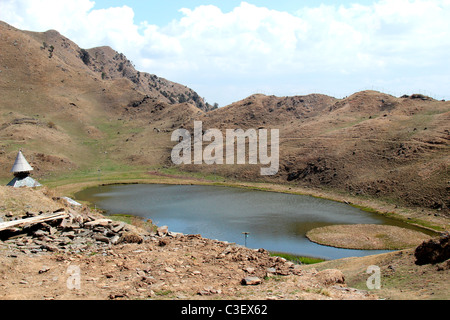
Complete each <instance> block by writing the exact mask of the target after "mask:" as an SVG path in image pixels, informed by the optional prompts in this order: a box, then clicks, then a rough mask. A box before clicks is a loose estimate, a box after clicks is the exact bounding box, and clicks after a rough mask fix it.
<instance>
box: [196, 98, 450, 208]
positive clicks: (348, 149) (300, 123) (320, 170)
mask: <svg viewBox="0 0 450 320" xmlns="http://www.w3.org/2000/svg"><path fill="white" fill-rule="evenodd" d="M201 119H202V120H203V121H204V124H203V127H204V130H205V128H219V129H226V128H229V129H233V128H242V129H248V128H267V129H270V128H275V129H280V171H279V172H278V174H277V175H276V176H274V177H270V178H265V180H270V181H276V182H282V183H292V184H295V185H301V186H310V187H311V186H312V187H319V188H325V189H333V190H340V191H345V192H349V193H351V194H354V195H361V196H369V197H376V198H380V199H384V200H388V201H394V202H395V203H401V204H402V205H407V206H417V207H428V208H435V209H439V210H443V211H445V212H448V208H449V206H450V199H449V198H448V188H449V187H448V181H449V178H450V175H449V170H448V165H449V163H450V153H449V143H448V142H449V139H450V134H449V128H448V123H450V122H449V120H450V102H448V101H446V102H444V101H436V100H434V99H431V98H429V97H425V96H421V95H413V96H404V97H402V98H396V97H393V96H390V95H387V94H383V93H380V92H375V91H363V92H359V93H356V94H354V95H352V96H350V97H348V98H346V99H342V100H338V99H334V98H331V97H328V96H323V95H317V94H313V95H308V96H301V97H300V96H299V97H285V98H280V97H273V96H271V97H267V96H264V95H255V96H252V97H249V98H247V99H244V100H242V101H239V102H237V103H234V104H232V105H230V106H228V107H225V108H221V109H220V110H216V111H213V112H210V113H207V114H204V115H202V117H201ZM224 136H225V133H224ZM187 168H188V169H190V170H198V169H199V167H198V166H188V167H187ZM201 170H209V171H210V172H216V173H219V174H223V175H235V176H236V177H239V178H247V179H251V180H255V179H256V180H261V179H262V177H260V176H259V168H255V167H250V166H223V167H215V166H203V167H202V168H201Z"/></svg>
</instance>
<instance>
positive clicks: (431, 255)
mask: <svg viewBox="0 0 450 320" xmlns="http://www.w3.org/2000/svg"><path fill="white" fill-rule="evenodd" d="M414 256H415V257H416V264H417V265H425V264H430V263H432V264H436V263H440V262H443V261H446V260H447V259H449V258H450V233H449V232H446V233H443V234H442V235H441V236H440V237H439V238H433V239H430V240H428V241H424V242H422V244H420V245H419V246H418V247H417V248H416V250H415V252H414Z"/></svg>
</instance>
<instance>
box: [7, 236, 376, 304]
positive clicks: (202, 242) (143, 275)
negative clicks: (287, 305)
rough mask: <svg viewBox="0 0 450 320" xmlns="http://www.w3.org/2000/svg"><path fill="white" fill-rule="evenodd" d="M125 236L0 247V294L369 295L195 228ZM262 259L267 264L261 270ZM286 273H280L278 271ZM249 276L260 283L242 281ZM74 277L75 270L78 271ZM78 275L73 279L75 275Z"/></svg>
mask: <svg viewBox="0 0 450 320" xmlns="http://www.w3.org/2000/svg"><path fill="white" fill-rule="evenodd" d="M165 243H166V244H165V245H163V246H161V244H160V243H159V242H156V241H154V242H150V243H145V244H125V245H118V246H114V247H111V248H109V249H107V250H105V251H104V252H99V253H97V254H92V253H91V254H90V255H82V254H58V253H56V254H55V253H51V254H50V253H48V254H42V255H37V256H30V255H26V254H21V253H12V252H10V251H8V250H7V249H5V248H4V246H2V248H1V253H0V287H1V290H0V292H1V294H0V299H7V300H17V299H19V300H109V299H133V300H134V299H170V300H172V299H181V300H198V299H208V300H209V299H213V300H229V299H232V300H266V299H269V300H278V299H288V300H297V299H308V300H311V299H313V300H317V299H357V300H366V299H375V298H376V296H375V295H373V294H369V293H368V292H366V291H364V290H356V289H350V288H348V287H347V286H346V285H345V284H343V283H339V282H340V279H341V278H340V272H338V271H337V270H334V271H333V272H330V271H326V272H322V273H320V272H318V271H316V270H314V269H313V270H307V271H303V270H302V269H301V268H300V267H299V266H298V267H296V266H292V265H291V263H289V262H284V260H283V259H280V258H276V257H270V256H269V255H268V253H267V252H256V251H254V250H251V249H246V248H237V247H233V246H230V245H229V244H226V243H219V242H216V241H213V240H208V239H203V238H201V237H199V236H181V237H178V238H166V240H165ZM269 267H270V268H272V270H271V271H272V272H273V273H270V272H268V270H269ZM281 274H285V275H281ZM248 276H253V277H257V278H258V279H259V280H260V281H261V284H258V285H248V286H246V285H243V284H242V280H243V279H244V278H246V277H248ZM77 277H78V278H77ZM78 279H79V280H78Z"/></svg>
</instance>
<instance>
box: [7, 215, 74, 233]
mask: <svg viewBox="0 0 450 320" xmlns="http://www.w3.org/2000/svg"><path fill="white" fill-rule="evenodd" d="M67 217H69V215H68V214H67V213H65V212H58V213H53V214H49V215H42V216H37V217H32V218H27V219H21V220H15V221H9V222H3V223H0V231H3V230H7V229H10V228H13V227H18V226H29V225H33V224H37V223H41V222H47V221H53V220H58V219H64V218H67Z"/></svg>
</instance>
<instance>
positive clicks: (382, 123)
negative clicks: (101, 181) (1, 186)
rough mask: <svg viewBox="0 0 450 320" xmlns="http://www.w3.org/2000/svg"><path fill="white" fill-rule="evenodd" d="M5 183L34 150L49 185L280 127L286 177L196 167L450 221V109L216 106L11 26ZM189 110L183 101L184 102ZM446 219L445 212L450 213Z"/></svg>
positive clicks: (444, 105)
mask: <svg viewBox="0 0 450 320" xmlns="http://www.w3.org/2000/svg"><path fill="white" fill-rule="evenodd" d="M0 47H1V48H2V52H1V54H0V96H1V97H2V101H1V103H0V138H1V140H0V177H1V178H2V179H3V180H2V181H4V182H7V180H8V179H9V178H10V174H9V169H10V166H11V165H12V163H13V162H14V158H15V156H16V154H17V150H18V149H19V148H22V149H23V151H24V154H25V155H26V157H27V159H28V160H29V161H30V163H31V164H32V165H33V166H34V167H35V169H36V172H35V173H34V174H35V175H36V176H37V177H38V178H43V179H44V180H45V179H51V178H55V177H60V176H61V175H67V174H70V173H72V174H75V173H78V174H80V175H83V174H86V173H95V172H97V171H99V170H101V171H105V170H111V171H113V170H115V169H116V168H118V167H123V168H139V170H145V169H149V168H156V167H161V166H172V165H173V164H172V163H171V161H170V152H171V149H172V147H173V146H174V145H175V143H173V142H171V139H170V138H171V133H172V132H173V130H175V129H178V128H187V129H191V128H192V126H193V122H194V120H200V121H203V128H204V129H205V130H206V129H212V128H217V129H220V130H222V131H223V132H224V131H225V130H226V129H236V128H242V129H249V128H254V129H258V128H266V129H279V130H280V170H279V172H278V174H277V175H275V176H273V177H261V176H260V175H259V168H258V166H256V167H255V166H251V165H224V166H217V165H213V166H207V165H202V166H196V165H195V166H194V165H191V166H184V167H182V169H185V170H193V171H203V172H205V173H214V174H217V175H221V176H226V177H233V178H234V177H235V178H238V179H241V180H252V181H254V180H257V181H260V180H261V181H270V182H277V183H287V184H292V185H299V186H306V187H315V188H321V189H326V190H333V191H337V192H344V193H351V194H353V195H359V196H362V197H372V198H373V197H374V198H378V199H381V200H385V201H389V202H393V203H396V204H400V205H403V206H413V207H423V208H433V209H436V211H435V212H436V214H448V208H449V207H450V200H449V197H448V191H449V189H448V188H449V186H448V181H450V174H449V170H448V164H449V162H450V152H449V144H448V142H449V136H450V133H449V127H448V123H449V120H450V102H448V101H437V100H434V99H432V98H429V97H425V96H422V95H412V96H403V97H401V98H397V97H393V96H390V95H387V94H383V93H380V92H375V91H363V92H359V93H355V94H354V95H352V96H350V97H348V98H345V99H335V98H333V97H329V96H325V95H320V94H312V95H307V96H295V97H275V96H264V95H253V96H251V97H248V98H246V99H244V100H242V101H238V102H236V103H234V104H232V105H230V106H227V107H224V108H221V109H216V110H212V111H210V112H205V111H208V110H209V109H210V107H208V106H207V105H206V103H204V102H203V100H202V99H200V98H199V97H198V94H196V93H195V92H193V91H192V90H190V89H188V88H186V87H184V86H183V85H179V84H175V83H173V82H170V81H168V80H165V79H162V78H159V77H157V76H155V75H150V74H146V73H140V72H138V71H136V69H135V68H134V66H133V65H132V63H131V62H130V61H128V60H127V58H126V57H125V56H124V55H122V54H120V53H117V52H115V51H114V50H113V49H111V48H109V47H100V48H94V49H89V50H84V49H81V48H79V47H78V46H77V45H76V44H75V43H73V42H72V41H70V40H69V39H67V38H65V37H63V36H61V35H60V34H59V33H58V32H56V31H48V32H44V33H34V32H27V31H21V30H18V29H15V28H13V27H11V26H9V25H7V24H5V23H1V22H0ZM180 102H181V103H180ZM438 210H439V211H438Z"/></svg>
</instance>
